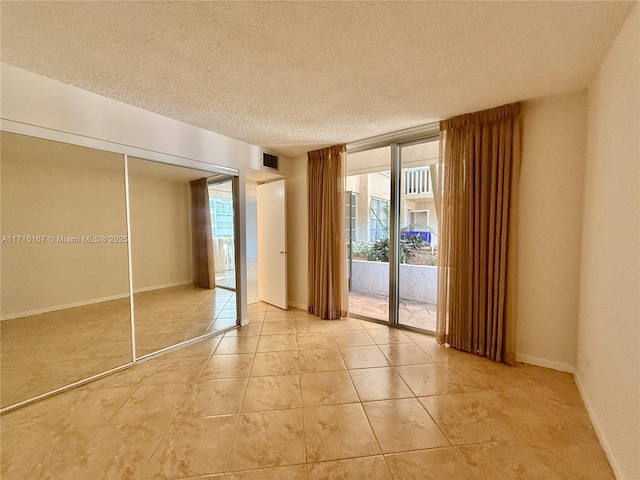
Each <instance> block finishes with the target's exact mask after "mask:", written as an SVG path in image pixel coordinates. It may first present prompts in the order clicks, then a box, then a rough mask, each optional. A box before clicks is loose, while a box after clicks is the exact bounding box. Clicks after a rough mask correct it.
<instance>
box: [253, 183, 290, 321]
mask: <svg viewBox="0 0 640 480" xmlns="http://www.w3.org/2000/svg"><path fill="white" fill-rule="evenodd" d="M258 299H259V300H261V301H263V302H267V303H270V304H271V305H275V306H276V307H279V308H282V309H285V310H286V309H287V307H288V300H287V223H286V202H285V189H284V180H278V181H276V182H271V183H265V184H263V185H258Z"/></svg>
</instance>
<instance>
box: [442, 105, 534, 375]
mask: <svg viewBox="0 0 640 480" xmlns="http://www.w3.org/2000/svg"><path fill="white" fill-rule="evenodd" d="M520 129H521V121H520V104H517V103H516V104H511V105H505V106H502V107H498V108H494V109H491V110H486V111H483V112H477V113H472V114H468V115H462V116H459V117H455V118H452V119H449V120H444V121H442V122H441V123H440V161H439V175H438V178H437V192H438V195H437V201H438V202H439V210H440V212H441V216H440V217H439V220H440V224H439V230H440V235H439V259H438V263H439V265H438V320H437V324H436V340H437V341H438V342H439V343H441V344H442V343H447V344H449V345H450V346H452V347H454V348H456V349H459V350H463V351H466V352H472V353H475V354H478V355H482V356H486V357H489V358H491V359H494V360H497V361H506V362H507V363H513V362H514V361H515V352H514V346H515V321H516V318H515V302H516V298H517V289H516V286H517V284H516V279H517V198H518V197H517V189H518V181H519V168H520Z"/></svg>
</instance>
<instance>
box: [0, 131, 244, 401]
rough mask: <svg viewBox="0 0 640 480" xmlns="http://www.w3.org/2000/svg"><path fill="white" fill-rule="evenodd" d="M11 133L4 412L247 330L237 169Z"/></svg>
mask: <svg viewBox="0 0 640 480" xmlns="http://www.w3.org/2000/svg"><path fill="white" fill-rule="evenodd" d="M1 142H2V143H1V148H2V151H1V155H2V156H1V163H0V167H1V171H0V173H1V188H2V190H1V194H2V198H1V215H2V216H1V218H0V220H1V224H0V236H1V237H2V244H1V248H2V250H1V255H2V258H1V265H2V268H1V278H0V290H1V310H0V315H1V321H0V342H1V344H0V348H1V364H0V369H1V370H0V375H1V378H2V382H1V384H2V388H1V390H0V409H2V410H3V411H6V410H9V409H11V408H14V407H16V406H20V405H21V404H23V403H28V402H29V401H32V400H35V399H37V398H38V397H40V396H45V395H49V394H51V393H55V392H56V391H58V390H62V389H65V388H69V387H70V386H73V385H74V384H80V383H82V382H84V381H87V380H88V379H91V378H92V377H96V376H100V375H104V374H106V373H108V372H110V371H112V370H117V369H119V368H123V367H126V366H127V365H131V364H133V363H135V362H137V361H140V360H143V359H144V358H145V357H148V356H150V355H154V354H156V353H162V352H163V351H166V350H168V349H171V348H173V347H175V346H177V345H179V344H181V343H184V342H190V341H193V340H195V339H197V338H199V337H202V336H206V335H211V334H214V333H217V332H220V331H224V330H226V329H228V328H233V327H235V326H236V324H237V318H238V314H237V311H238V305H237V295H236V293H237V292H238V291H239V287H238V285H237V282H238V279H237V277H236V275H235V267H236V260H237V259H236V258H235V252H236V251H237V240H238V239H237V238H236V234H235V232H236V231H237V218H236V207H237V201H238V200H237V199H238V178H237V171H235V170H232V169H228V168H224V167H216V166H213V165H211V166H210V168H209V166H207V167H206V169H204V170H200V169H194V168H186V167H183V166H177V165H171V164H167V163H159V162H155V161H150V160H147V159H142V158H132V157H128V156H127V155H125V154H123V153H112V152H107V151H103V150H99V149H95V148H88V147H84V146H78V145H71V144H67V143H62V142H57V141H53V140H46V139H42V138H36V137H32V136H27V135H21V134H18V133H9V132H4V131H3V132H2V137H1ZM180 161H181V162H182V163H183V164H185V163H186V164H188V163H189V161H184V160H180ZM191 163H194V162H191ZM217 284H218V286H217ZM131 295H133V297H132V298H131Z"/></svg>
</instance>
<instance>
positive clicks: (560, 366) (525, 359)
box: [516, 353, 576, 374]
mask: <svg viewBox="0 0 640 480" xmlns="http://www.w3.org/2000/svg"><path fill="white" fill-rule="evenodd" d="M516 361H517V362H522V363H527V364H529V365H535V366H536V367H544V368H550V369H552V370H558V371H559V372H567V373H574V374H575V373H576V367H575V366H573V365H571V364H569V363H562V362H556V361H554V360H547V359H546V358H538V357H533V356H531V355H523V354H521V353H516Z"/></svg>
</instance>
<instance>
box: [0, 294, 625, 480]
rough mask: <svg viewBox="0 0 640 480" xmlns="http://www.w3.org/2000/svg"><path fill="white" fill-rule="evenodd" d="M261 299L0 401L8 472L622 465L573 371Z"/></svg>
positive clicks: (562, 475)
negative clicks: (80, 379)
mask: <svg viewBox="0 0 640 480" xmlns="http://www.w3.org/2000/svg"><path fill="white" fill-rule="evenodd" d="M250 311H251V313H250V315H251V322H252V323H251V325H249V326H247V327H243V328H241V329H236V330H233V331H229V332H227V333H225V334H224V335H222V336H219V337H214V338H210V339H207V340H204V341H201V342H198V343H197V344H194V345H191V346H189V347H185V348H182V349H180V350H177V351H174V352H172V353H170V354H167V355H164V356H162V357H158V358H156V359H153V360H149V361H147V362H143V363H141V364H138V365H136V366H134V367H131V368H129V369H127V370H125V371H123V372H120V373H117V374H113V375H110V376H108V377H105V378H103V379H100V380H97V381H94V382H92V383H90V384H87V385H85V386H82V387H78V388H76V389H74V390H71V391H68V392H65V393H62V394H59V395H57V396H54V397H51V398H48V399H45V400H43V401H40V402H38V403H35V404H32V405H28V406H26V407H23V408H20V409H17V410H14V411H12V412H9V413H7V414H4V415H2V417H1V418H0V422H1V427H2V437H1V438H2V445H1V452H2V460H1V465H2V469H1V476H2V478H3V479H4V480H9V479H47V478H58V479H65V480H67V479H100V478H109V479H129V478H135V479H155V478H166V479H173V478H192V479H195V478H198V479H204V478H207V479H260V480H264V479H267V480H268V479H284V480H287V479H289V480H297V479H300V480H302V479H305V480H316V479H329V478H331V479H396V480H397V479H444V480H446V479H456V480H460V479H475V480H482V479H490V480H495V479H527V480H530V479H544V480H553V479H567V478H576V479H578V478H579V479H607V478H613V474H612V471H611V469H610V467H609V464H608V463H607V460H606V457H605V455H604V453H603V451H602V449H601V447H600V445H599V443H598V440H597V438H596V435H595V433H594V430H593V428H592V426H591V423H590V421H589V418H588V415H587V412H586V410H585V408H584V406H583V404H582V401H581V399H580V395H579V393H578V390H577V388H576V385H575V383H574V381H573V378H572V376H571V375H569V374H565V373H560V372H555V371H552V370H546V369H542V368H537V367H531V366H526V365H521V366H518V367H508V366H506V365H501V364H496V363H494V362H491V361H489V360H486V359H483V358H478V357H475V356H471V355H469V354H465V353H460V352H457V351H455V350H451V349H445V348H442V347H439V346H437V345H436V344H435V343H434V341H433V338H432V337H429V336H423V335H421V334H416V333H412V332H403V331H400V330H392V329H389V328H388V327H386V326H381V325H377V324H372V323H368V322H364V321H359V320H355V319H344V320H339V321H338V320H336V321H322V320H319V319H317V318H316V317H312V316H310V315H308V314H307V313H306V312H303V311H300V310H290V311H287V312H284V311H280V310H277V309H275V308H273V307H267V306H266V305H265V304H262V303H258V304H255V305H252V306H251V307H250Z"/></svg>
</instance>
